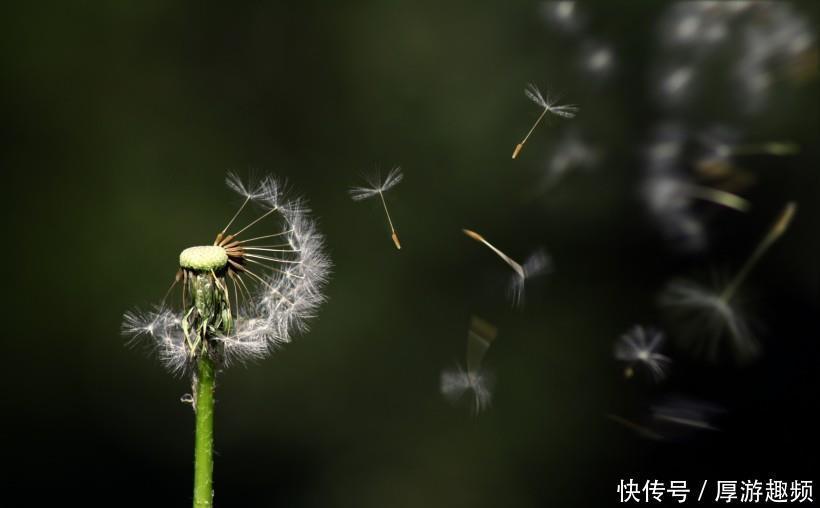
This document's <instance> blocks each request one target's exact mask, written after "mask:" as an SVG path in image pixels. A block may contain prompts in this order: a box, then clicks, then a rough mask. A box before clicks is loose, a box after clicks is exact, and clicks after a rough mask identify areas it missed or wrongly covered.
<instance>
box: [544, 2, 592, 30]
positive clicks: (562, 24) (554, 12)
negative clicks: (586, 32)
mask: <svg viewBox="0 0 820 508" xmlns="http://www.w3.org/2000/svg"><path fill="white" fill-rule="evenodd" d="M575 4H576V2H574V1H571V0H562V1H548V2H542V3H541V5H540V8H539V11H540V13H541V16H543V18H544V19H545V20H546V21H547V22H548V23H550V25H552V26H554V27H556V28H558V29H560V30H564V31H566V32H573V31H575V30H577V29H578V28H580V27H581V25H583V22H582V19H581V16H580V15H579V13H578V9H576V5H575Z"/></svg>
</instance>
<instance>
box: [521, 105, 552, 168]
mask: <svg viewBox="0 0 820 508" xmlns="http://www.w3.org/2000/svg"><path fill="white" fill-rule="evenodd" d="M547 111H549V108H544V111H542V112H541V115H540V116H539V117H538V120H536V121H535V123H534V124H532V127H530V131H529V132H528V133H527V135H526V136H524V139H522V140H521V142H520V143H518V144H517V145H515V150H513V154H512V158H513V159H515V158H516V157H518V152H520V151H521V149H522V148H524V143H526V142H527V140H528V139H530V135H532V131H534V130H535V128H536V127H538V124H539V123H541V119H543V118H544V115H546V114H547Z"/></svg>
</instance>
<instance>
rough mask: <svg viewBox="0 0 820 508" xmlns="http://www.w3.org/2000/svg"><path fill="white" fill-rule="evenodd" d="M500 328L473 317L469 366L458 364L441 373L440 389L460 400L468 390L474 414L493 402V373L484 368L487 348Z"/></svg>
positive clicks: (468, 352)
mask: <svg viewBox="0 0 820 508" xmlns="http://www.w3.org/2000/svg"><path fill="white" fill-rule="evenodd" d="M497 334H498V329H497V328H495V327H494V326H493V325H491V324H490V323H488V322H486V321H484V320H483V319H481V318H478V317H476V316H473V317H471V318H470V328H469V329H468V331H467V353H466V356H467V369H466V370H465V369H463V368H462V367H461V366H460V365H458V364H456V366H455V367H454V368H451V369H445V370H444V371H443V372H442V373H441V393H442V395H444V397H445V398H446V399H447V400H449V401H450V402H452V403H457V402H459V401H460V400H461V399H462V397H463V396H464V394H465V393H468V392H469V393H471V394H472V397H471V398H470V399H469V404H470V406H471V409H472V412H473V414H478V413H480V412H482V411H484V410H485V409H487V408H488V407H489V406H490V403H491V401H492V388H493V377H492V375H491V374H489V373H488V372H486V371H484V370H483V369H482V368H481V364H482V362H483V361H484V356H485V355H486V354H487V350H488V349H489V348H490V345H491V344H492V343H493V341H494V340H495V338H496V336H497Z"/></svg>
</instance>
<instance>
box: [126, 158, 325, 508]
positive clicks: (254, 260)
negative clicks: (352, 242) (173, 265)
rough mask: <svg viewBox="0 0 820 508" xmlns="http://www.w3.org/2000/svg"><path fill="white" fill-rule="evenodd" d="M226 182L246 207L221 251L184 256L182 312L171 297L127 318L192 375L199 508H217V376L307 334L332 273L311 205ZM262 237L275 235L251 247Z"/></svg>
mask: <svg viewBox="0 0 820 508" xmlns="http://www.w3.org/2000/svg"><path fill="white" fill-rule="evenodd" d="M226 183H227V185H228V187H229V188H231V189H232V190H234V191H236V192H237V193H238V194H239V195H240V196H242V197H243V198H245V199H244V201H243V203H242V205H241V206H240V207H239V209H238V210H237V211H236V213H234V214H233V216H232V217H231V219H230V220H229V221H228V223H227V225H226V226H225V227H224V228H223V229H222V231H220V232H219V233H218V234H217V235H216V239H215V240H214V242H213V244H211V245H198V246H194V247H189V248H187V249H185V250H183V251H182V253H180V255H179V272H178V273H177V277H176V279H175V284H172V289H173V287H175V286H176V282H181V298H180V300H181V307H180V308H178V309H174V308H173V306H170V305H166V303H165V298H163V303H162V305H160V306H159V307H157V308H156V309H155V310H153V311H149V312H140V311H131V312H126V313H125V315H124V318H123V324H122V331H123V333H124V334H125V335H129V336H132V337H134V338H139V337H150V338H151V339H152V340H151V342H152V343H153V346H154V347H155V349H156V351H157V354H158V356H159V358H160V360H161V361H162V363H163V364H164V365H165V366H166V367H167V368H168V369H169V370H171V371H173V372H176V373H187V374H190V375H191V380H192V389H193V391H192V393H191V394H190V395H186V396H184V397H183V399H182V400H183V402H186V403H191V404H192V406H193V408H194V411H195V414H196V453H195V478H194V504H195V505H196V506H211V505H212V496H213V490H212V484H211V478H212V469H213V409H214V394H213V392H214V386H215V377H216V373H217V371H218V370H219V369H222V368H224V367H227V366H229V365H231V364H232V363H235V362H245V361H249V360H256V359H260V358H263V357H265V356H267V355H268V354H270V353H271V351H272V350H274V349H275V348H277V347H278V346H279V345H281V344H284V343H286V342H289V341H290V339H291V337H292V335H293V333H294V332H295V331H299V330H304V329H305V325H306V320H307V319H309V318H311V317H313V315H314V314H315V312H316V309H317V307H318V305H319V304H320V303H321V302H322V301H323V300H324V295H323V293H322V289H323V286H324V283H325V281H326V280H327V276H328V273H329V269H330V261H329V259H328V258H327V256H326V255H325V253H324V247H323V239H322V237H321V235H319V233H318V232H317V231H316V229H315V226H314V224H313V222H312V220H311V219H310V218H309V217H308V216H307V211H306V209H305V207H304V205H303V204H302V203H301V202H300V201H298V200H294V201H286V200H285V198H284V195H283V193H282V190H281V186H280V185H279V184H278V182H277V181H276V180H274V179H273V178H271V177H268V178H265V179H264V180H262V181H261V182H260V183H259V184H257V185H256V186H247V185H245V184H244V183H243V182H242V181H241V180H240V179H239V178H238V177H236V175H233V174H229V175H228V178H227V180H226ZM250 203H256V204H258V205H260V206H261V207H262V213H260V214H259V215H258V216H257V217H256V218H255V219H253V220H251V221H250V222H248V223H247V224H246V225H244V226H243V227H240V228H236V229H232V226H233V224H234V223H235V222H236V220H237V219H238V218H239V217H240V216H241V214H242V212H243V210H245V209H246V207H247V205H248V204H250ZM252 229H253V230H259V231H260V232H262V231H265V232H269V231H273V232H272V233H266V234H262V235H259V236H256V237H253V238H247V239H246V237H247V236H249V235H250V233H249V231H250V230H252ZM228 231H233V232H231V233H228ZM271 238H276V239H277V240H276V241H277V243H276V244H274V245H273V246H271V245H266V244H260V243H254V242H259V241H262V240H267V239H271ZM267 241H269V240H267ZM260 253H261V254H260ZM166 298H167V296H166Z"/></svg>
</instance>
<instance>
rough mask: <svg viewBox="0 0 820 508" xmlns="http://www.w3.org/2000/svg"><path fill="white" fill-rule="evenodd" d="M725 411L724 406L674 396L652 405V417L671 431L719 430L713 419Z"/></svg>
mask: <svg viewBox="0 0 820 508" xmlns="http://www.w3.org/2000/svg"><path fill="white" fill-rule="evenodd" d="M723 412H724V410H723V409H722V408H720V407H719V406H716V405H714V404H710V403H706V402H703V401H699V400H694V399H689V398H685V397H680V396H673V397H668V398H667V399H666V400H665V401H664V402H661V403H660V404H657V405H655V406H653V407H652V418H653V419H654V420H655V421H656V422H657V423H658V424H664V425H666V427H667V428H668V429H669V433H672V431H673V430H674V431H675V432H677V433H680V432H681V431H682V430H684V428H689V429H692V430H710V431H717V430H719V429H718V428H717V427H716V426H715V424H714V423H713V420H714V419H715V417H716V416H717V415H719V414H721V413H723ZM670 426H671V427H670ZM672 427H674V429H673V428H672Z"/></svg>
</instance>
